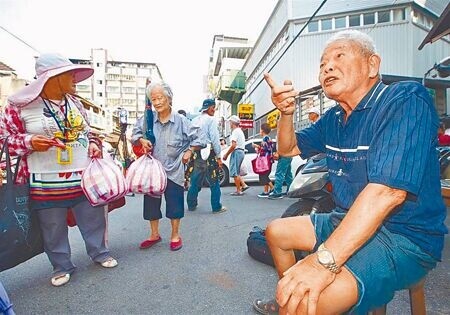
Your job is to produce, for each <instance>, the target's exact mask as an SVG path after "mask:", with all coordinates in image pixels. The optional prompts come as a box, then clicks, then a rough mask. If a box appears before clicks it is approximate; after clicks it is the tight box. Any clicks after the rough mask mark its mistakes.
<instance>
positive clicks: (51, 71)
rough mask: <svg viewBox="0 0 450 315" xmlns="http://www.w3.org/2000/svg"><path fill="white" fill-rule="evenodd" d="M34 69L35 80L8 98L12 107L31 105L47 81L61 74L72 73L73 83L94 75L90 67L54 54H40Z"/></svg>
mask: <svg viewBox="0 0 450 315" xmlns="http://www.w3.org/2000/svg"><path fill="white" fill-rule="evenodd" d="M35 68H36V80H34V81H33V82H31V83H30V84H29V85H27V86H25V87H24V88H23V89H22V90H20V91H19V92H17V93H16V94H13V95H11V96H10V97H9V98H8V101H9V102H10V103H11V104H12V105H16V106H25V105H27V104H29V103H31V102H32V101H34V100H35V99H36V98H37V97H38V96H39V94H41V92H42V89H43V88H44V85H45V83H46V82H47V81H48V79H50V78H52V77H54V76H57V75H59V74H61V73H64V72H68V71H72V72H73V74H74V83H78V82H81V81H83V80H86V79H87V78H89V77H90V76H91V75H92V74H93V73H94V70H93V69H92V68H91V67H90V66H85V65H76V64H73V63H72V62H71V61H70V60H69V59H67V58H66V57H64V56H62V55H60V54H55V53H45V54H41V55H40V56H39V57H38V58H37V59H36V65H35Z"/></svg>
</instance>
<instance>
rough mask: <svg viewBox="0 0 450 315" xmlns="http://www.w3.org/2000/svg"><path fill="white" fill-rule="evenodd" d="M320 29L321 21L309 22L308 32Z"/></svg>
mask: <svg viewBox="0 0 450 315" xmlns="http://www.w3.org/2000/svg"><path fill="white" fill-rule="evenodd" d="M318 31H319V22H318V21H311V22H310V23H309V24H308V33H313V32H318Z"/></svg>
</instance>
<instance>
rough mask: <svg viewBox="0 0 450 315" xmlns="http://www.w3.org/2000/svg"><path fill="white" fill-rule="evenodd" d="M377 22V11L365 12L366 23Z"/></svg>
mask: <svg viewBox="0 0 450 315" xmlns="http://www.w3.org/2000/svg"><path fill="white" fill-rule="evenodd" d="M371 24H375V13H365V14H364V25H371Z"/></svg>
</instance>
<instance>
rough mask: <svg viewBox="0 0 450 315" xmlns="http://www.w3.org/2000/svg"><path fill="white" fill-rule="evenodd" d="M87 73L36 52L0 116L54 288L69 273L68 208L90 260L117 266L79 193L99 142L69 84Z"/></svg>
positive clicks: (98, 210)
mask: <svg viewBox="0 0 450 315" xmlns="http://www.w3.org/2000/svg"><path fill="white" fill-rule="evenodd" d="M93 72H94V71H93V70H92V68H90V67H87V66H82V65H74V64H73V63H72V62H71V61H70V60H69V59H67V58H66V57H63V56H61V55H59V54H54V53H46V54H41V55H40V56H39V57H38V58H37V59H36V80H35V81H33V82H31V83H30V84H29V85H28V86H25V87H24V88H23V89H22V90H20V91H19V92H17V93H16V94H14V95H12V96H10V98H9V100H8V104H7V106H6V108H5V115H4V118H3V124H2V125H4V126H5V127H6V133H7V135H9V137H8V140H7V141H8V144H9V148H10V150H11V154H12V155H19V156H22V159H21V161H20V165H19V170H18V175H17V182H18V183H26V182H29V184H30V200H31V203H30V206H31V208H32V209H33V210H34V211H36V213H37V216H38V219H39V224H40V227H41V231H42V238H43V241H44V249H45V253H46V254H47V256H48V259H49V260H50V262H51V264H52V266H53V275H52V277H51V284H52V285H54V286H62V285H64V284H66V283H68V282H69V280H70V276H71V274H72V273H73V272H74V270H75V265H74V264H73V263H72V261H71V250H70V244H69V238H68V227H67V211H68V209H69V208H71V209H72V212H73V214H74V216H75V218H76V221H77V225H78V228H79V230H80V232H81V234H82V236H83V239H84V242H85V244H86V250H87V253H88V255H89V256H90V257H91V259H92V260H93V261H94V262H97V263H99V264H100V265H101V266H102V267H105V268H112V267H115V266H117V260H115V259H114V258H113V257H111V255H110V253H109V249H108V248H107V245H106V244H105V231H106V218H105V214H104V211H103V206H98V207H93V206H91V204H90V203H89V201H88V200H87V198H86V197H85V195H84V193H83V190H82V189H81V174H82V172H83V171H84V169H86V167H87V166H88V165H89V163H90V160H91V158H92V157H97V158H99V157H101V149H100V147H101V141H100V139H98V138H97V137H95V136H94V135H93V134H92V133H90V127H89V123H88V117H87V113H86V111H85V109H84V107H83V105H82V103H81V101H80V100H79V98H77V97H75V96H74V93H75V84H76V83H78V82H81V81H83V80H85V79H87V78H89V77H90V76H91V75H92V74H93Z"/></svg>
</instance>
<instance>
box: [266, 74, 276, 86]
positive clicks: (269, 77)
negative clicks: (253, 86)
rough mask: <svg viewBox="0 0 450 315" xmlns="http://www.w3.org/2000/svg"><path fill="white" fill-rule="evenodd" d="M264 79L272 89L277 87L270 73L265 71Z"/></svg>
mask: <svg viewBox="0 0 450 315" xmlns="http://www.w3.org/2000/svg"><path fill="white" fill-rule="evenodd" d="M264 80H266V82H267V84H268V85H269V86H270V88H271V89H273V88H274V87H275V81H273V79H272V77H271V76H270V74H269V73H264Z"/></svg>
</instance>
